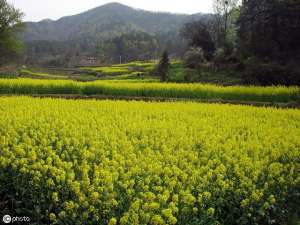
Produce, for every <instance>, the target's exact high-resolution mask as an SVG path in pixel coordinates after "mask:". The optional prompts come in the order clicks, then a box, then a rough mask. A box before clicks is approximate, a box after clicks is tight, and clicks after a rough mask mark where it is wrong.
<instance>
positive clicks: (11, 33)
mask: <svg viewBox="0 0 300 225" xmlns="http://www.w3.org/2000/svg"><path fill="white" fill-rule="evenodd" d="M22 17H23V14H22V13H21V12H20V11H19V10H18V9H16V8H14V6H13V5H11V4H9V3H8V2H7V1H6V0H0V65H2V64H4V63H7V62H8V60H11V59H12V58H14V57H16V56H17V54H18V53H19V50H20V48H21V43H20V41H19V40H18V38H17V37H16V33H17V32H18V31H20V28H22Z"/></svg>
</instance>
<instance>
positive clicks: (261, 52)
mask: <svg viewBox="0 0 300 225" xmlns="http://www.w3.org/2000/svg"><path fill="white" fill-rule="evenodd" d="M239 25H240V28H239V40H240V47H241V49H242V50H243V54H244V55H246V56H252V55H254V56H256V57H260V58H268V59H270V60H280V61H290V60H294V59H298V60H300V45H299V40H300V1H299V0H284V1H282V0H251V1H250V0H244V1H243V5H242V7H241V15H240V18H239Z"/></svg>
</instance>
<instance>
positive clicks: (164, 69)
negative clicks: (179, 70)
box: [156, 51, 170, 82]
mask: <svg viewBox="0 0 300 225" xmlns="http://www.w3.org/2000/svg"><path fill="white" fill-rule="evenodd" d="M169 67H170V60H169V53H168V51H164V52H163V54H162V57H161V59H160V61H159V63H158V66H157V69H156V74H158V75H159V76H160V78H161V81H162V82H165V81H167V80H168V71H169Z"/></svg>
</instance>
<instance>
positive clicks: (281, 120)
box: [0, 97, 300, 225]
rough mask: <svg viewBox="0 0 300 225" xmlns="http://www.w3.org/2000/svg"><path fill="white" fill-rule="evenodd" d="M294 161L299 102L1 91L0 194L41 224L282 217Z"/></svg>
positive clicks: (290, 202) (294, 177)
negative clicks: (289, 105) (262, 104)
mask: <svg viewBox="0 0 300 225" xmlns="http://www.w3.org/2000/svg"><path fill="white" fill-rule="evenodd" d="M299 162H300V111H299V110H294V109H275V108H256V107H250V106H230V105H218V104H197V103H183V102H177V103H145V102H125V101H95V100H86V101H83V100H79V101H74V100H54V99H34V98H29V97H2V98H0V184H1V185H0V197H2V199H4V204H6V205H5V210H6V212H18V213H20V214H23V215H24V214H25V215H28V216H30V217H31V219H32V221H35V222H36V223H37V224H78V225H79V224H109V225H116V224H120V225H127V224H128V225H129V224H130V225H139V224H152V225H159V224H161V225H162V224H179V225H189V224H190V225H192V224H215V225H217V224H226V225H227V224H271V223H273V224H285V223H286V222H288V221H289V219H290V218H292V216H293V215H297V213H299V211H298V210H299V209H298V207H297V204H298V203H299V194H300V192H299V187H300V174H299ZM0 201H1V199H0ZM298 206H299V205H298Z"/></svg>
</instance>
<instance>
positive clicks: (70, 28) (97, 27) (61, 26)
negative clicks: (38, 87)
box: [24, 3, 201, 41]
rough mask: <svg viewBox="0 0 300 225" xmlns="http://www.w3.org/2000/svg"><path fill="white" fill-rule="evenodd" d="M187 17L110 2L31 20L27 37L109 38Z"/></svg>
mask: <svg viewBox="0 0 300 225" xmlns="http://www.w3.org/2000/svg"><path fill="white" fill-rule="evenodd" d="M200 16H201V15H200V14H199V15H194V17H200ZM188 20H191V16H190V15H184V14H171V13H156V12H149V11H145V10H138V9H134V8H131V7H128V6H125V5H122V4H120V3H109V4H106V5H103V6H100V7H97V8H94V9H92V10H89V11H87V12H84V13H81V14H78V15H74V16H68V17H63V18H61V19H59V20H56V21H52V20H43V21H41V22H37V23H33V22H29V23H27V24H26V25H27V32H26V33H25V36H24V38H25V40H26V41H32V40H58V41H61V40H70V39H76V38H82V37H84V36H88V37H98V38H99V37H100V38H108V37H111V36H112V35H114V34H116V35H117V34H120V33H124V32H125V33H127V32H128V31H130V30H137V31H144V32H147V33H151V34H154V33H160V32H168V31H173V30H176V29H178V28H179V27H180V26H181V25H182V24H183V23H185V22H187V21H188Z"/></svg>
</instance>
